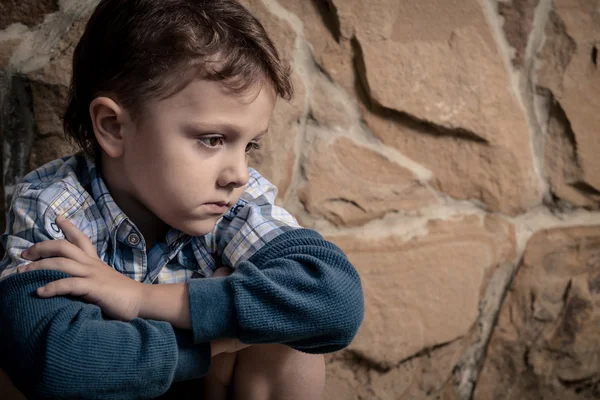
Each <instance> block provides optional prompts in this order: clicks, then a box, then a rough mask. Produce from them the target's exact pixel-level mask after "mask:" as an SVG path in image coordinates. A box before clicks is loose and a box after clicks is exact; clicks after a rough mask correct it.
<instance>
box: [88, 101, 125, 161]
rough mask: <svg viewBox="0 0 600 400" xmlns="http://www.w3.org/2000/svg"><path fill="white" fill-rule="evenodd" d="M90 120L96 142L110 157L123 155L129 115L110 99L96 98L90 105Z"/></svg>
mask: <svg viewBox="0 0 600 400" xmlns="http://www.w3.org/2000/svg"><path fill="white" fill-rule="evenodd" d="M90 118H91V120H92V126H93V128H94V134H95V135H96V140H97V141H98V144H99V145H100V147H102V149H103V150H104V151H105V152H106V154H107V155H108V156H109V157H112V158H117V157H120V156H121V155H122V154H123V150H124V145H125V143H124V140H123V135H124V133H125V129H124V128H125V125H127V122H128V119H129V116H128V113H127V112H126V111H125V110H124V109H123V108H122V107H121V106H120V105H119V104H117V103H116V102H115V101H114V100H112V99H110V98H108V97H96V98H95V99H94V100H93V101H92V103H91V104H90Z"/></svg>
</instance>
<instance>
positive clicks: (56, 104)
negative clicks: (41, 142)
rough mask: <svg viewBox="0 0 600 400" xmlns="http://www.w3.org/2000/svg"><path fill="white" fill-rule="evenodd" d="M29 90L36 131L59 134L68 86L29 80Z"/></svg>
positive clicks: (43, 133) (45, 133)
mask: <svg viewBox="0 0 600 400" xmlns="http://www.w3.org/2000/svg"><path fill="white" fill-rule="evenodd" d="M31 92H32V96H33V113H34V115H35V119H36V123H37V131H38V133H39V134H40V135H42V136H45V135H50V134H61V133H62V131H63V129H62V115H63V112H64V109H65V105H66V101H67V94H68V88H67V87H66V86H62V85H50V84H46V83H43V82H35V81H34V82H31Z"/></svg>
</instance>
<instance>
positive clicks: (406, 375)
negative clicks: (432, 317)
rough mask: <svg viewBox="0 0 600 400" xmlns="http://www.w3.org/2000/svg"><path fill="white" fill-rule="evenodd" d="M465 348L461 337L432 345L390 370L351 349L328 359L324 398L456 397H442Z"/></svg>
mask: <svg viewBox="0 0 600 400" xmlns="http://www.w3.org/2000/svg"><path fill="white" fill-rule="evenodd" d="M463 350H464V344H463V342H462V341H461V340H457V341H455V342H452V343H449V344H445V345H443V346H440V347H437V348H435V349H430V350H428V351H426V352H423V353H422V354H419V355H418V356H416V357H414V358H411V359H410V360H408V361H405V362H403V363H401V364H400V365H397V366H394V367H392V368H390V369H389V370H379V369H376V368H372V367H370V366H369V364H368V363H361V362H360V360H358V359H356V358H355V357H353V356H352V355H351V354H349V353H342V356H339V355H336V356H334V357H335V360H333V361H332V362H328V363H327V367H326V371H327V377H326V381H325V395H324V396H323V398H324V399H335V400H360V399H378V400H434V399H436V400H440V399H443V400H450V399H452V400H454V398H452V397H439V396H440V394H441V393H440V391H441V389H442V387H443V384H444V382H446V381H447V380H448V378H449V377H450V376H451V374H452V369H453V368H454V366H455V365H456V363H457V362H458V360H459V358H460V355H461V354H462V352H463Z"/></svg>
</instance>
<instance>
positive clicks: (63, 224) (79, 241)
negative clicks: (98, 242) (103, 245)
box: [56, 215, 98, 258]
mask: <svg viewBox="0 0 600 400" xmlns="http://www.w3.org/2000/svg"><path fill="white" fill-rule="evenodd" d="M56 225H58V227H59V228H60V229H62V231H63V233H64V234H65V237H66V238H67V240H68V241H69V242H71V243H73V244H74V245H75V246H77V247H79V248H80V249H81V250H83V252H84V253H85V254H87V255H88V256H90V257H95V258H98V254H97V253H96V247H95V246H94V245H93V244H92V242H91V241H90V238H88V237H87V236H86V235H85V234H84V233H83V232H81V231H80V230H79V229H77V227H76V226H75V225H73V223H72V222H71V221H69V220H68V219H66V218H65V217H64V216H62V215H59V216H58V217H56Z"/></svg>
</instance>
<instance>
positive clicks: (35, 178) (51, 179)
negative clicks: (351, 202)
mask: <svg viewBox="0 0 600 400" xmlns="http://www.w3.org/2000/svg"><path fill="white" fill-rule="evenodd" d="M276 196H277V188H276V187H275V186H273V185H272V184H271V183H270V182H269V181H267V180H266V179H265V178H263V177H262V176H261V175H260V174H259V173H258V172H257V171H255V170H253V169H252V168H250V181H249V183H248V185H247V187H246V189H245V191H244V193H243V194H242V196H241V198H240V199H239V201H238V202H237V203H236V204H235V206H234V207H232V208H231V210H229V211H228V212H227V213H226V214H225V215H224V216H223V217H221V219H220V220H219V221H218V222H217V223H216V225H215V227H214V229H213V230H212V232H210V233H208V234H207V235H205V236H201V237H197V236H196V237H191V236H188V235H186V234H184V233H183V232H180V231H178V230H176V229H174V228H171V229H170V230H169V231H168V233H167V235H166V240H164V241H161V242H159V243H157V244H156V245H154V246H153V247H152V249H150V250H149V251H148V252H146V251H145V248H144V241H143V238H142V235H141V233H140V231H139V230H138V229H137V227H136V226H135V225H134V224H133V222H132V221H131V220H130V219H129V218H128V217H127V216H126V215H125V214H124V213H123V211H121V209H120V208H119V206H118V205H117V204H116V203H115V201H114V200H113V198H112V196H111V195H110V193H109V192H108V189H107V188H106V185H105V184H104V181H103V180H102V178H101V177H100V175H99V173H98V171H97V169H96V166H95V164H94V163H93V161H91V160H90V159H89V158H87V157H85V156H83V155H82V154H76V155H73V156H69V157H65V158H62V159H59V160H55V161H53V162H51V163H49V164H46V165H44V166H42V167H40V168H38V169H37V170H35V171H33V172H31V173H29V174H28V175H27V176H26V177H25V178H23V181H22V182H21V183H20V184H19V185H18V186H17V188H16V190H15V193H14V195H13V197H12V202H11V207H10V209H9V211H8V217H7V223H6V232H5V233H4V234H3V235H2V236H1V237H0V241H1V243H2V245H3V246H4V248H5V249H6V253H5V256H4V259H3V260H2V261H1V262H0V272H1V274H0V278H4V277H6V276H8V275H10V274H13V273H15V272H16V268H17V267H18V266H19V265H22V264H26V263H28V261H26V260H24V259H23V258H21V252H22V251H23V250H25V249H27V248H29V247H30V246H32V245H33V244H35V243H39V242H41V241H44V240H50V239H61V238H64V235H63V233H62V232H61V230H60V229H59V228H58V226H57V225H56V224H55V223H54V220H55V219H56V217H57V216H58V215H60V214H63V215H65V216H66V217H67V218H68V219H69V220H70V221H71V222H73V223H74V224H75V226H77V227H78V228H79V229H80V230H81V231H82V232H83V233H85V234H86V235H87V236H88V237H89V238H90V239H91V241H92V243H93V244H94V245H95V246H96V250H97V253H98V256H99V257H100V258H101V259H102V260H103V261H104V262H105V263H106V264H108V265H110V266H112V267H113V268H115V269H116V270H117V271H119V272H120V273H122V274H124V275H127V276H129V277H130V278H132V279H135V280H136V281H139V282H144V283H180V282H185V281H187V280H189V279H190V278H199V277H208V276H210V275H212V273H213V272H214V271H215V269H216V268H218V267H220V266H230V267H233V268H235V267H236V266H237V265H239V264H240V263H241V262H243V261H245V260H247V259H248V258H250V257H251V256H252V255H253V254H255V253H256V252H257V251H258V250H259V249H260V248H261V247H262V246H263V245H264V244H265V243H267V242H268V241H270V240H272V239H273V238H275V237H277V236H278V235H280V234H282V233H284V232H287V231H289V230H291V229H296V228H300V226H299V225H298V223H297V222H296V220H295V219H294V217H293V216H292V215H290V214H289V213H288V212H286V211H285V210H284V209H282V208H280V207H277V206H275V205H274V202H275V197H276Z"/></svg>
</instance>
